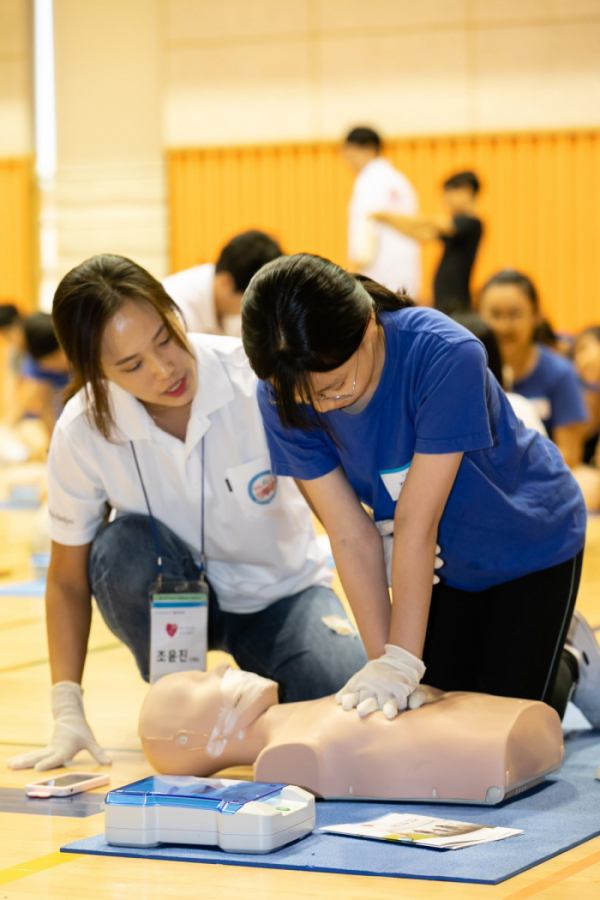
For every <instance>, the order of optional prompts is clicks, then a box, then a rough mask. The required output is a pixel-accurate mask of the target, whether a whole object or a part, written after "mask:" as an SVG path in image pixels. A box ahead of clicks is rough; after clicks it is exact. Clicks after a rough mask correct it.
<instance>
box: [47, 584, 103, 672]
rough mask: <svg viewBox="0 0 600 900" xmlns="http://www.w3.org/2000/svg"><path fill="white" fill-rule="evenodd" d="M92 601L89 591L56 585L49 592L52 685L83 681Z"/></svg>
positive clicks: (51, 585)
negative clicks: (61, 682) (79, 590)
mask: <svg viewBox="0 0 600 900" xmlns="http://www.w3.org/2000/svg"><path fill="white" fill-rule="evenodd" d="M91 621H92V604H91V598H90V594H89V591H88V592H87V596H86V592H83V591H81V592H77V591H73V590H72V589H65V588H64V587H62V586H59V585H56V584H51V583H49V584H48V588H47V591H46V629H47V634H48V653H49V656H50V671H51V675H52V684H56V682H57V681H75V682H77V683H78V684H80V683H81V679H82V676H83V667H84V665H85V657H86V653H87V645H88V639H89V635H90V625H91Z"/></svg>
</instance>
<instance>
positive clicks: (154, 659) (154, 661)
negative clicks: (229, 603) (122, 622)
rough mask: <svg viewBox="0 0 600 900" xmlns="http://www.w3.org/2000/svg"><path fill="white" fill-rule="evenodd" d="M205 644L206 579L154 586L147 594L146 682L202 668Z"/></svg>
mask: <svg viewBox="0 0 600 900" xmlns="http://www.w3.org/2000/svg"><path fill="white" fill-rule="evenodd" d="M207 645H208V586H207V584H206V582H205V581H199V582H187V583H185V582H183V583H181V582H180V583H178V584H176V585H173V586H169V585H168V584H165V585H162V586H160V587H157V588H156V589H155V590H154V591H153V592H152V594H151V597H150V683H151V684H154V683H155V682H156V681H158V679H159V678H162V677H163V675H170V674H171V673H172V672H186V671H188V670H190V669H194V670H200V671H202V672H204V671H205V670H206V653H207Z"/></svg>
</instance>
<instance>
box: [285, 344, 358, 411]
mask: <svg viewBox="0 0 600 900" xmlns="http://www.w3.org/2000/svg"><path fill="white" fill-rule="evenodd" d="M359 350H360V347H359V348H358V350H357V351H356V370H355V372H354V382H353V383H352V390H351V391H350V393H349V394H337V395H336V396H335V397H329V396H327V394H317V396H316V398H315V399H316V400H318V401H319V402H322V401H327V400H329V401H331V402H334V401H337V400H350V399H351V398H352V397H354V394H355V391H356V379H357V377H358V353H359ZM267 392H268V394H269V403H270V404H271V406H277V400H274V399H273V397H272V396H271V384H270V382H269V381H267Z"/></svg>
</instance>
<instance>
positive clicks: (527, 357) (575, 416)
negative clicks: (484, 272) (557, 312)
mask: <svg viewBox="0 0 600 900" xmlns="http://www.w3.org/2000/svg"><path fill="white" fill-rule="evenodd" d="M479 314H480V315H481V317H482V319H484V320H485V322H487V324H488V325H489V326H490V328H491V329H492V330H493V331H494V333H495V335H496V338H497V339H498V343H499V344H500V353H501V356H502V363H503V365H504V366H506V367H508V368H509V369H510V370H511V373H512V378H511V381H512V388H511V390H513V391H514V392H515V393H516V394H521V395H522V396H523V397H527V398H528V399H529V400H531V401H532V403H533V404H534V406H535V407H536V409H537V411H538V413H539V415H540V418H541V419H542V421H543V423H544V425H545V426H546V430H547V432H548V434H549V435H550V437H551V438H552V440H553V441H554V443H555V444H556V445H557V447H558V448H559V450H560V451H561V453H562V455H563V458H564V460H565V462H566V463H567V465H568V466H569V467H570V468H571V469H572V468H574V467H575V466H577V465H579V463H581V461H582V458H583V447H584V443H585V435H586V423H587V420H588V412H587V407H586V403H585V397H584V394H583V391H582V389H581V385H580V383H579V379H578V377H577V373H576V371H575V368H574V366H573V364H572V363H571V362H570V360H568V359H566V358H565V357H564V356H562V355H561V354H560V353H557V352H556V351H555V350H552V349H551V348H550V347H546V346H545V345H544V344H541V343H538V342H537V341H536V339H535V337H536V330H537V327H538V325H539V324H540V322H541V317H540V309H539V299H538V294H537V291H536V289H535V285H534V284H533V282H532V280H531V279H530V278H529V277H528V276H527V275H524V274H523V273H522V272H517V271H516V270H514V269H503V270H502V271H501V272H497V273H496V274H495V275H492V277H491V278H490V279H489V280H488V281H487V282H486V284H485V285H484V286H483V288H482V291H481V294H480V299H479Z"/></svg>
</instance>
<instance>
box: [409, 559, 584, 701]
mask: <svg viewBox="0 0 600 900" xmlns="http://www.w3.org/2000/svg"><path fill="white" fill-rule="evenodd" d="M582 560H583V550H581V551H580V553H578V554H577V556H575V557H573V559H570V560H568V561H567V562H564V563H561V564H560V565H558V566H552V567H551V568H549V569H542V571H540V572H532V573H531V574H529V575H524V576H523V577H522V578H517V579H515V580H514V581H507V582H505V583H504V584H499V585H496V587H493V588H488V590H486V591H477V592H476V593H470V592H469V591H461V590H458V589H457V588H452V587H448V585H445V584H443V583H440V584H437V585H435V587H434V588H433V593H432V600H431V611H430V614H429V623H428V626H427V635H426V638H425V650H424V654H423V661H424V662H425V665H426V666H427V672H426V674H425V677H424V679H423V681H424V682H425V683H426V684H430V685H431V686H432V687H436V688H440V690H444V691H476V692H478V693H482V694H495V695H497V696H502V697H519V698H521V699H523V700H543V701H544V702H545V703H548V704H549V705H550V706H552V707H554V709H556V711H557V712H558V714H559V716H560V717H561V718H562V717H563V715H564V712H565V709H566V706H567V701H568V699H569V697H570V694H571V689H572V686H573V683H574V681H575V680H576V678H577V663H576V662H575V659H574V657H573V656H572V654H570V653H568V651H566V650H564V649H563V647H564V643H565V639H566V636H567V631H568V630H569V624H570V621H571V616H572V614H573V609H574V608H575V600H576V599H577V591H578V589H579V580H580V577H581V564H582Z"/></svg>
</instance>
